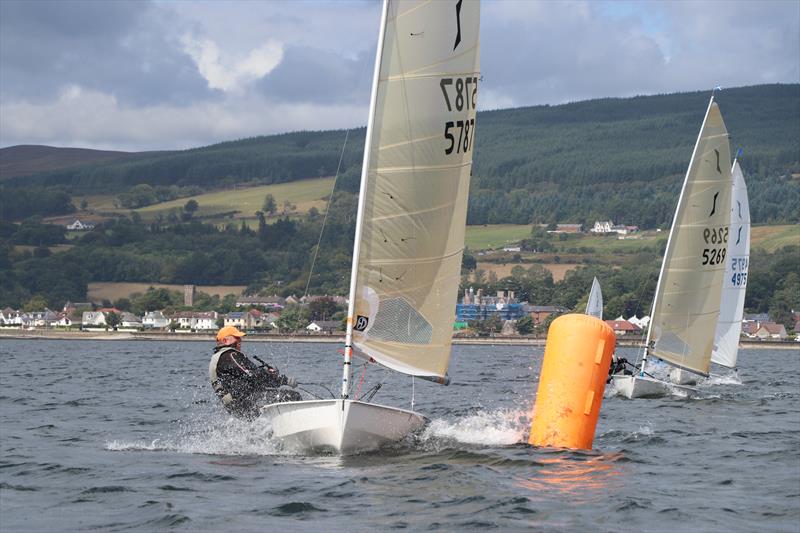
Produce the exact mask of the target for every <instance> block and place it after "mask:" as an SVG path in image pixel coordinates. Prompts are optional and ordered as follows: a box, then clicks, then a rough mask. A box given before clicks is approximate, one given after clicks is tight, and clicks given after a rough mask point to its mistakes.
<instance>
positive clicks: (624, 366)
mask: <svg viewBox="0 0 800 533" xmlns="http://www.w3.org/2000/svg"><path fill="white" fill-rule="evenodd" d="M631 369H633V370H635V369H636V367H635V366H634V365H633V364H631V362H630V361H628V360H627V359H625V358H624V357H618V356H617V354H614V355H612V356H611V366H610V367H609V368H608V379H607V380H606V383H611V379H612V378H613V377H614V376H615V375H616V376H632V375H633V370H631Z"/></svg>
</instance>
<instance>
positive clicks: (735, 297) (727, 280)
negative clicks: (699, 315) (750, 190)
mask: <svg viewBox="0 0 800 533" xmlns="http://www.w3.org/2000/svg"><path fill="white" fill-rule="evenodd" d="M731 176H732V179H733V188H732V193H731V231H730V236H729V238H728V254H727V258H726V259H725V277H724V283H723V285H722V300H721V303H720V312H719V321H718V322H717V330H716V333H715V335H714V339H715V340H714V348H713V350H712V351H711V362H712V363H716V364H718V365H722V366H725V367H728V368H736V360H737V356H738V354H739V337H740V335H741V334H742V317H743V316H744V297H745V291H746V290H747V271H748V267H749V265H750V203H749V201H748V199H747V185H746V184H745V181H744V174H743V173H742V168H741V167H740V166H739V160H738V159H737V160H736V161H734V162H733V168H732V169H731Z"/></svg>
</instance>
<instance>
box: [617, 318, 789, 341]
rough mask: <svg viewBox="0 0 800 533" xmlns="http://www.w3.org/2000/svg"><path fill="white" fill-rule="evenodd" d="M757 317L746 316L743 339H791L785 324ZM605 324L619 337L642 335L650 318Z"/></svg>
mask: <svg viewBox="0 0 800 533" xmlns="http://www.w3.org/2000/svg"><path fill="white" fill-rule="evenodd" d="M755 316H756V317H757V318H756V319H753V318H752V315H745V317H744V319H743V320H742V333H741V335H742V336H743V337H746V338H748V339H753V340H786V339H788V338H789V335H788V334H787V332H786V327H785V326H784V325H783V324H777V323H775V322H771V321H770V320H769V317H768V316H767V315H766V314H764V315H755ZM605 323H606V324H608V325H609V326H611V329H613V330H614V333H615V334H616V335H617V336H623V335H629V336H630V335H642V334H644V332H645V331H646V330H647V325H648V324H649V323H650V317H649V316H645V317H642V318H636V317H631V318H629V319H627V320H626V319H625V318H623V317H621V316H620V317H617V318H616V319H614V320H605ZM798 327H800V322H798V324H797V325H795V331H796V332H800V330H798V329H797V328H798Z"/></svg>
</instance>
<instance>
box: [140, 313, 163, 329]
mask: <svg viewBox="0 0 800 533" xmlns="http://www.w3.org/2000/svg"><path fill="white" fill-rule="evenodd" d="M142 326H144V327H145V328H146V329H149V328H152V329H166V327H167V326H169V319H167V317H165V316H164V313H162V312H161V311H148V312H147V313H145V314H144V316H143V317H142Z"/></svg>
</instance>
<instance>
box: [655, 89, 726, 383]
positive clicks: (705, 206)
mask: <svg viewBox="0 0 800 533" xmlns="http://www.w3.org/2000/svg"><path fill="white" fill-rule="evenodd" d="M730 189H731V172H730V145H729V141H728V134H727V129H726V128H725V123H724V122H723V120H722V115H721V113H720V111H719V107H718V106H717V104H716V103H715V102H714V100H713V98H712V99H711V101H710V102H709V106H708V109H707V111H706V116H705V119H704V120H703V125H702V127H701V129H700V133H699V135H698V138H697V142H696V144H695V147H694V151H693V153H692V159H691V161H690V163H689V168H688V170H687V173H686V177H685V179H684V183H683V187H682V189H681V196H680V198H679V199H678V206H677V209H676V212H675V218H674V219H673V223H672V229H671V231H670V235H669V238H668V241H667V248H666V250H665V252H664V261H663V263H662V267H661V274H660V276H659V281H658V286H657V288H656V294H655V297H654V302H653V312H652V319H651V322H650V325H649V328H648V339H647V353H648V354H649V355H654V356H656V357H659V358H660V359H662V360H664V361H666V362H667V363H670V364H671V365H673V366H676V367H679V368H682V369H685V370H688V371H691V372H694V373H697V374H701V375H708V369H709V365H710V361H711V350H712V347H713V340H714V337H713V336H714V331H715V330H716V324H717V319H718V318H719V313H720V296H721V294H722V283H723V276H724V271H725V256H726V255H727V248H728V244H727V243H728V238H729V236H730V227H729V225H730Z"/></svg>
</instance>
